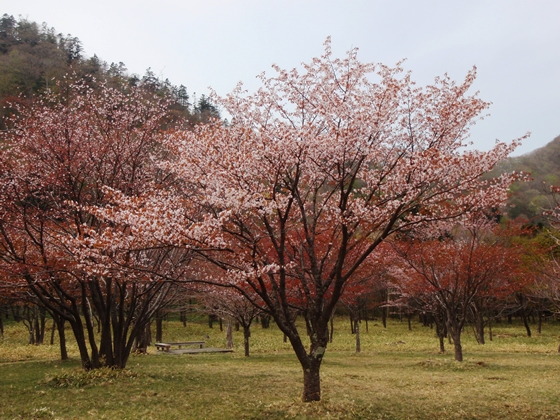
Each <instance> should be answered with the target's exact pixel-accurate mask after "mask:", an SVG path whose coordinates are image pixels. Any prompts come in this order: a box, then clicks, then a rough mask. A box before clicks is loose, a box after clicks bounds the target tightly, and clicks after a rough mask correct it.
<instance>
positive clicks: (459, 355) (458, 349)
mask: <svg viewBox="0 0 560 420" xmlns="http://www.w3.org/2000/svg"><path fill="white" fill-rule="evenodd" d="M453 346H454V348H455V360H456V361H458V362H462V361H463V347H462V346H461V331H455V332H454V333H453Z"/></svg>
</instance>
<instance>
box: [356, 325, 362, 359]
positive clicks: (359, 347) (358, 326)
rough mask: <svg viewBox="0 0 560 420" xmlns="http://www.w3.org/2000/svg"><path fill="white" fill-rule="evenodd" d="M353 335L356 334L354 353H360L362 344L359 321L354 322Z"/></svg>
mask: <svg viewBox="0 0 560 420" xmlns="http://www.w3.org/2000/svg"><path fill="white" fill-rule="evenodd" d="M354 333H355V334H356V353H360V352H361V351H362V343H361V341H360V320H356V322H355V323H354Z"/></svg>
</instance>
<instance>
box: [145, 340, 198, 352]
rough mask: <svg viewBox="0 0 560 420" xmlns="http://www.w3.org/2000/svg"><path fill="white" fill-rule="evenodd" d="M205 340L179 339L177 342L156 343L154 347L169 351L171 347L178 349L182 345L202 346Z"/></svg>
mask: <svg viewBox="0 0 560 420" xmlns="http://www.w3.org/2000/svg"><path fill="white" fill-rule="evenodd" d="M204 343H205V341H181V342H177V343H156V344H155V345H156V349H158V350H162V351H169V350H170V349H171V347H178V348H179V349H180V348H181V347H182V346H199V348H202V347H203V346H204Z"/></svg>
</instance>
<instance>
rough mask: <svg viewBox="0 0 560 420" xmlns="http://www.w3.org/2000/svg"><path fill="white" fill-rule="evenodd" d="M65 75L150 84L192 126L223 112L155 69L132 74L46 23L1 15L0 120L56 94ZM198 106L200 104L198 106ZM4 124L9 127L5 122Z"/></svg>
mask: <svg viewBox="0 0 560 420" xmlns="http://www.w3.org/2000/svg"><path fill="white" fill-rule="evenodd" d="M65 75H71V77H72V78H74V79H85V80H87V81H88V84H89V85H91V86H94V87H95V86H97V85H99V83H101V82H105V83H106V84H108V85H109V86H110V87H116V88H118V89H120V90H126V89H127V88H129V87H130V86H135V85H140V84H142V85H144V86H145V87H146V88H147V89H149V90H150V91H151V92H153V93H157V94H158V95H160V96H165V97H168V98H170V99H171V100H172V101H173V105H172V107H171V111H172V112H173V113H177V114H180V115H182V116H184V117H186V118H187V121H189V122H190V123H191V124H195V123H197V122H201V121H205V120H207V119H208V117H209V116H218V111H217V109H216V107H214V106H213V105H212V104H211V103H210V102H209V100H208V98H207V97H205V96H204V95H203V96H201V97H200V98H199V99H198V100H196V98H195V99H194V100H193V99H191V98H190V97H189V95H188V93H187V88H186V87H185V86H183V85H180V86H175V85H173V84H171V82H170V81H169V80H167V79H165V80H160V79H159V78H158V77H156V75H155V74H154V73H153V72H152V71H151V70H150V69H148V70H146V73H145V75H144V76H139V75H136V74H129V73H128V71H127V68H126V66H125V64H124V63H122V62H119V63H110V64H109V63H107V62H105V61H103V60H102V59H101V58H99V57H98V56H97V55H93V57H86V56H84V54H83V46H82V43H81V41H80V40H79V39H78V38H77V37H75V36H72V35H70V34H67V35H64V34H63V33H59V32H57V31H56V30H55V29H54V28H51V27H49V26H48V25H47V24H46V23H42V24H40V25H39V24H37V23H36V22H31V21H29V20H27V19H24V18H21V17H20V18H19V19H18V20H16V19H15V18H14V17H13V16H10V15H8V14H4V15H3V16H2V17H0V116H2V117H4V116H5V115H6V114H7V113H9V112H11V109H12V106H13V105H14V104H15V103H30V102H31V101H33V98H34V97H35V96H37V95H38V94H41V93H43V92H44V91H45V90H47V89H51V90H53V89H54V90H56V89H57V84H56V82H57V81H62V80H63V78H64V76H65ZM193 102H194V103H193ZM0 124H2V128H3V124H4V123H3V122H2V123H0Z"/></svg>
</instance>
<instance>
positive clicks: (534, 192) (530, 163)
mask: <svg viewBox="0 0 560 420" xmlns="http://www.w3.org/2000/svg"><path fill="white" fill-rule="evenodd" d="M498 170H499V171H500V172H503V171H505V170H507V171H512V170H515V171H523V172H527V173H530V174H531V177H532V180H531V181H529V182H516V183H514V184H513V186H512V187H511V197H510V199H509V204H510V207H509V208H508V215H509V217H510V218H517V217H523V218H526V219H528V220H530V221H531V222H532V223H533V224H544V223H545V218H544V217H543V215H542V213H543V211H544V210H545V209H549V208H550V207H551V206H552V201H551V195H550V187H551V186H552V185H560V136H558V137H556V138H555V139H554V140H552V141H551V142H550V143H548V144H547V145H546V146H544V147H541V148H540V149H536V150H534V151H533V152H531V153H528V154H526V155H523V156H519V157H512V158H509V159H507V160H506V161H505V162H504V163H503V164H502V165H501V166H500V167H499V168H498Z"/></svg>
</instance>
